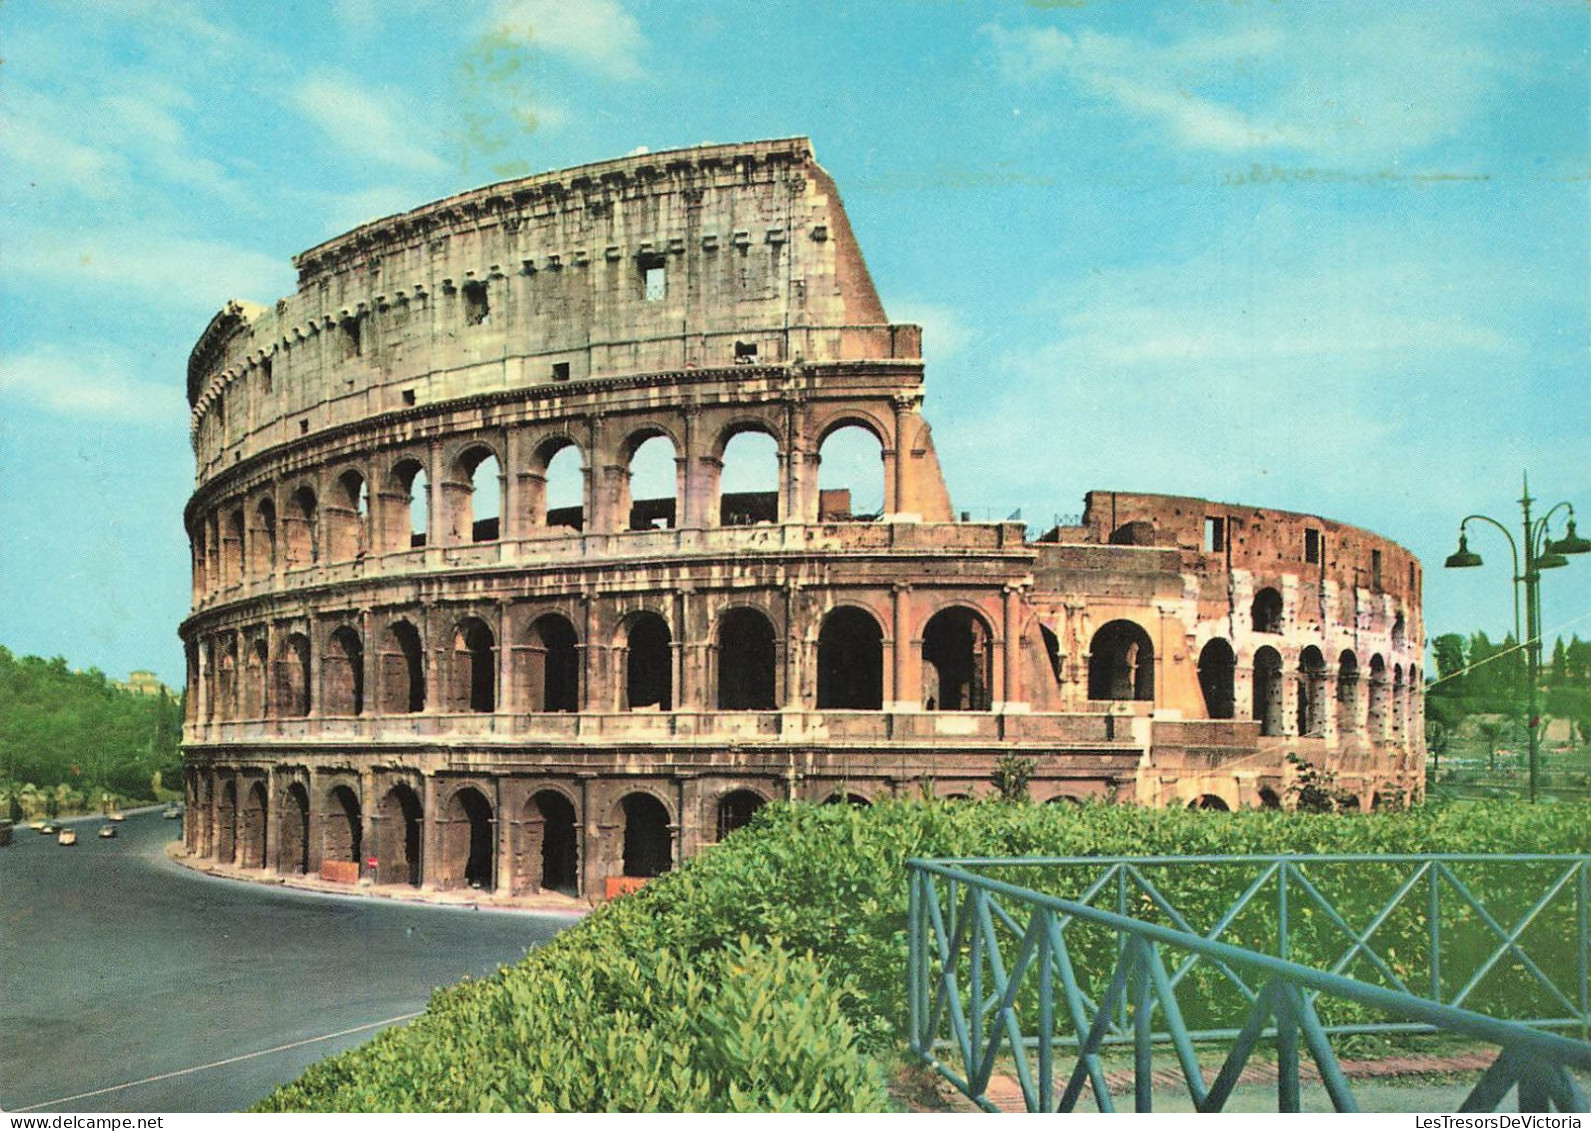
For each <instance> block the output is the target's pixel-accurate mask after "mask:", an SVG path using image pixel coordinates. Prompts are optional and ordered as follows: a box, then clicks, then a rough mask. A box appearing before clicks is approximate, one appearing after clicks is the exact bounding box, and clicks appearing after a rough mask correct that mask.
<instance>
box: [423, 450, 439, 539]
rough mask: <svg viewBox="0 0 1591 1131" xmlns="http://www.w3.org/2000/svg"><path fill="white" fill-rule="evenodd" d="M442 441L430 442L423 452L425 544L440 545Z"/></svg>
mask: <svg viewBox="0 0 1591 1131" xmlns="http://www.w3.org/2000/svg"><path fill="white" fill-rule="evenodd" d="M441 470H442V441H441V440H432V441H431V443H430V444H429V445H428V446H427V447H426V450H425V544H426V545H427V546H440V545H441V544H442V530H443V525H442V514H441V511H442V502H443V499H442V490H441V486H440V484H439V479H440V478H441V476H440V472H441Z"/></svg>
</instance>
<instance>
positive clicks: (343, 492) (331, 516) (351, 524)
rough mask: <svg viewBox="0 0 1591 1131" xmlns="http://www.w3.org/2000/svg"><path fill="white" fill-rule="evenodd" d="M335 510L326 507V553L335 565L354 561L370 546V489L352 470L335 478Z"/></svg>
mask: <svg viewBox="0 0 1591 1131" xmlns="http://www.w3.org/2000/svg"><path fill="white" fill-rule="evenodd" d="M333 496H334V499H335V503H336V505H335V506H332V505H330V504H328V505H327V507H326V511H327V516H328V517H327V522H328V525H329V527H330V529H329V530H328V531H327V539H328V543H329V544H328V546H327V553H328V554H329V556H330V558H331V560H332V561H334V562H347V561H353V560H354V559H355V558H357V557H359V556H360V555H362V554H363V553H364V552H365V551H366V550H367V549H368V548H369V546H370V489H369V487H368V486H367V485H366V484H365V477H364V476H363V475H360V474H359V472H357V471H354V470H352V469H350V470H348V471H345V472H343V473H342V474H341V475H340V476H338V478H337V487H336V490H335V491H334V492H333Z"/></svg>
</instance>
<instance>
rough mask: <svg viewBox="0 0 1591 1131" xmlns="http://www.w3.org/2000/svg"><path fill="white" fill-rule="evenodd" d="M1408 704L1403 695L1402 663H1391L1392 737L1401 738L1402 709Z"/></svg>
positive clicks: (1397, 739) (1395, 739)
mask: <svg viewBox="0 0 1591 1131" xmlns="http://www.w3.org/2000/svg"><path fill="white" fill-rule="evenodd" d="M1407 706H1408V703H1407V700H1405V698H1404V695H1403V665H1402V664H1393V665H1392V739H1393V741H1394V742H1396V741H1400V740H1401V739H1402V738H1403V726H1404V710H1405V708H1406V707H1407Z"/></svg>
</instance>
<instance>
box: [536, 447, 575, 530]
mask: <svg viewBox="0 0 1591 1131" xmlns="http://www.w3.org/2000/svg"><path fill="white" fill-rule="evenodd" d="M538 472H539V474H538ZM585 499H586V473H585V468H584V465H583V462H582V457H581V454H580V448H579V447H578V446H576V444H575V443H574V441H572V440H570V439H568V438H567V437H564V436H559V437H555V438H554V439H551V440H548V441H547V442H546V443H544V444H542V446H541V447H540V448H539V449H537V451H536V456H535V459H534V460H533V461H532V464H531V477H530V513H531V522H532V524H533V525H536V526H545V527H562V528H564V529H565V530H584V529H585V525H586V508H585Z"/></svg>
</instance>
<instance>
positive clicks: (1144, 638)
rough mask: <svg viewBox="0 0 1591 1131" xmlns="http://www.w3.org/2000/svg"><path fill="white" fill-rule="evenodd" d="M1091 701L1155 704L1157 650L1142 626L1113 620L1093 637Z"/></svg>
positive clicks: (1089, 693)
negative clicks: (1127, 700)
mask: <svg viewBox="0 0 1591 1131" xmlns="http://www.w3.org/2000/svg"><path fill="white" fill-rule="evenodd" d="M1088 697H1089V698H1090V699H1093V700H1106V699H1130V700H1137V701H1138V702H1143V703H1152V702H1154V698H1155V646H1154V642H1153V641H1152V640H1151V639H1150V637H1149V633H1148V632H1147V631H1146V630H1145V629H1144V627H1143V626H1142V625H1140V624H1138V623H1136V622H1134V621H1130V620H1113V621H1110V622H1109V623H1108V624H1105V625H1103V626H1102V627H1101V628H1100V630H1099V631H1098V632H1096V633H1094V638H1093V640H1092V641H1090V642H1089V645H1088Z"/></svg>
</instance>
